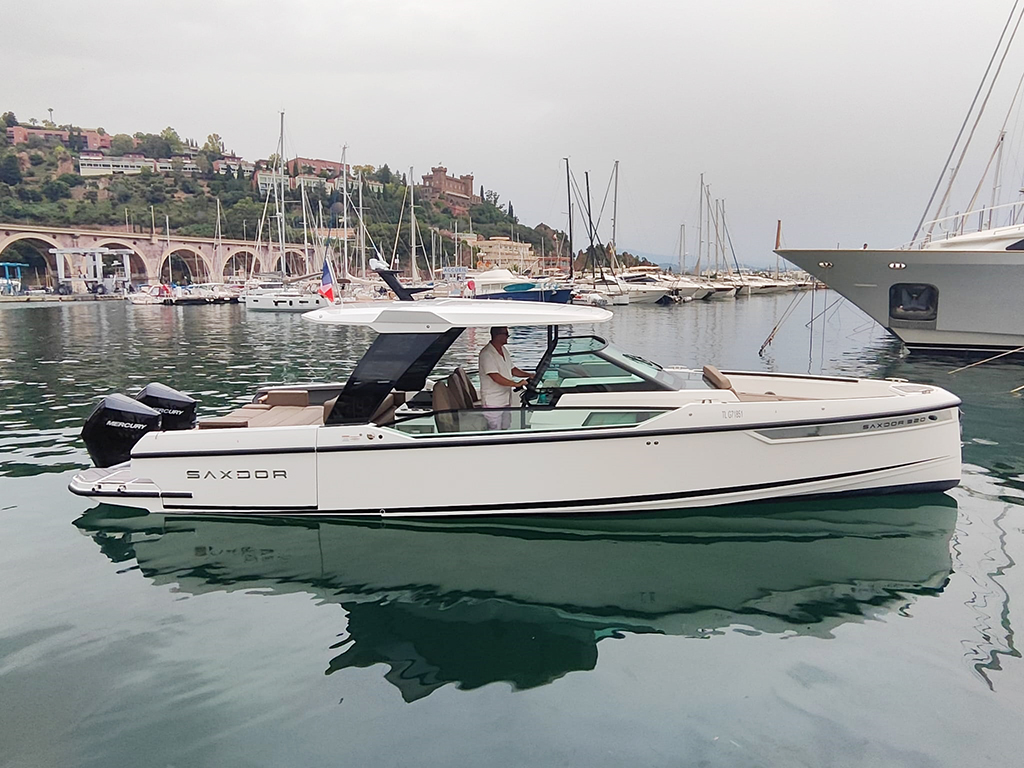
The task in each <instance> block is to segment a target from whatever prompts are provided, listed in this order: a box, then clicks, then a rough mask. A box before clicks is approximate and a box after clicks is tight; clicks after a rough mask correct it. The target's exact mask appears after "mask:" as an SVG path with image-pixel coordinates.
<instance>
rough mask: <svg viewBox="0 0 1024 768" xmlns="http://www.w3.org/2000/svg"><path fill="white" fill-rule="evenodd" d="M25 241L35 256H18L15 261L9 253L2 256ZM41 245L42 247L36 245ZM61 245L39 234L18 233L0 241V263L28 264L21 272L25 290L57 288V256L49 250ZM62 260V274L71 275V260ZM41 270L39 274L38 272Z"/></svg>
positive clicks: (66, 258)
mask: <svg viewBox="0 0 1024 768" xmlns="http://www.w3.org/2000/svg"><path fill="white" fill-rule="evenodd" d="M22 241H27V242H28V244H30V245H32V246H33V248H34V249H35V251H36V254H37V255H36V256H27V257H26V256H23V255H21V254H19V255H18V258H17V259H15V258H13V257H12V256H11V254H10V253H8V254H7V256H4V253H5V251H7V249H8V248H9V247H10V246H12V245H14V244H15V243H17V242H22ZM38 243H42V247H40V246H39V245H38ZM60 247H61V244H60V243H58V242H57V241H56V240H54V239H53V238H52V237H48V236H47V235H45V234H43V233H41V232H20V233H16V234H12V235H8V236H7V237H4V238H2V239H0V261H21V260H22V259H24V263H27V264H28V268H27V269H24V270H23V271H22V284H23V286H24V287H26V288H33V287H38V288H53V289H56V288H57V256H56V255H55V254H52V253H50V248H60ZM62 258H63V259H64V274H65V275H71V274H72V271H71V267H72V265H71V259H69V258H68V257H67V256H64V257H62ZM40 268H41V270H42V271H41V272H40Z"/></svg>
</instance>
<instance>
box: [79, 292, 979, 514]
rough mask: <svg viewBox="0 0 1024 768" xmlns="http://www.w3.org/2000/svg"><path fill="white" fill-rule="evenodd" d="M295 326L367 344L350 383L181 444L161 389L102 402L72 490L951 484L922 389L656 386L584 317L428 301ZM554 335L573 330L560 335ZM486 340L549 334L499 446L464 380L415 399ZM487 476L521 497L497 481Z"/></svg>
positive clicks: (496, 495)
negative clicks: (87, 462) (471, 335)
mask: <svg viewBox="0 0 1024 768" xmlns="http://www.w3.org/2000/svg"><path fill="white" fill-rule="evenodd" d="M304 317H305V318H306V319H308V320H311V321H313V322H316V323H322V324H324V325H325V326H332V325H345V326H360V327H364V328H369V329H372V330H373V331H376V332H377V333H378V334H379V335H378V336H377V338H376V339H375V340H374V342H373V343H372V344H371V346H370V347H369V349H368V350H367V352H366V353H365V355H364V356H363V357H362V359H361V360H360V361H359V363H358V364H357V365H356V367H355V369H354V371H353V372H352V375H351V376H350V377H349V379H348V381H347V382H345V383H344V384H340V383H338V384H300V385H294V386H289V387H275V388H272V389H263V390H260V391H258V392H257V393H256V394H255V396H254V398H253V402H252V403H250V404H249V405H246V406H244V407H242V408H239V409H237V410H236V411H234V412H232V413H230V414H227V415H226V416H223V417H219V418H213V419H206V420H201V421H199V423H198V425H197V426H195V427H193V421H194V419H192V418H190V416H189V414H190V413H194V410H195V402H194V401H193V400H192V399H191V398H189V397H188V396H185V395H180V394H179V393H176V392H174V390H170V389H169V388H167V387H162V386H161V385H150V387H147V390H145V391H144V392H143V393H140V395H141V396H140V398H139V399H132V398H129V397H126V396H124V395H111V396H108V397H107V398H106V399H105V400H104V401H102V402H101V403H100V404H99V405H98V406H97V407H96V409H95V410H94V411H93V414H92V415H91V416H90V417H89V420H88V421H87V423H86V426H85V428H84V429H83V438H84V439H85V442H86V446H87V448H88V449H89V452H90V455H91V456H92V458H93V460H94V463H95V464H96V465H97V468H95V469H89V470H84V471H82V472H79V473H78V474H76V475H75V476H74V478H73V479H72V481H71V483H70V489H71V490H72V491H73V492H74V493H77V494H79V495H82V496H86V497H90V498H95V499H97V500H102V501H106V502H108V503H112V504H119V505H122V506H131V507H143V508H146V509H149V510H152V511H163V512H181V513H206V512H213V513H262V514H344V515H386V516H391V515H398V516H419V515H427V516H444V515H479V514H523V513H543V512H547V513H551V512H577V513H589V512H624V511H635V510H658V509H676V508H681V507H700V506H711V505H719V504H729V503H738V502H749V501H756V500H765V499H774V498H783V497H794V496H808V495H822V494H848V493H865V492H890V491H921V490H943V489H947V488H950V487H952V486H955V485H956V484H957V483H958V482H959V480H960V429H959V409H958V406H959V403H960V401H959V399H958V398H957V397H955V396H954V395H952V394H950V393H949V392H947V391H945V390H943V389H940V388H939V387H935V386H928V385H919V384H911V383H908V382H906V381H902V380H867V379H854V378H845V377H835V376H805V375H785V374H768V373H742V372H731V371H730V372H721V371H719V370H717V369H716V368H714V367H713V366H710V365H709V366H705V367H704V368H703V370H688V369H677V368H664V367H662V366H659V365H657V364H655V363H652V362H649V361H647V360H645V359H643V358H640V357H637V356H635V355H630V354H627V353H625V352H622V351H620V350H618V349H616V348H615V347H614V346H612V345H611V344H609V343H608V342H607V341H605V340H604V339H603V338H601V337H599V336H596V335H592V334H591V333H588V332H586V330H584V329H579V328H578V327H579V326H580V325H590V324H594V323H601V322H604V321H606V320H608V319H609V318H610V317H611V313H610V312H609V311H607V310H604V309H600V308H597V307H584V306H573V305H557V304H545V303H541V302H515V301H491V300H483V301H478V300H469V299H436V300H432V301H428V302H422V301H420V302H412V301H399V302H393V303H385V302H377V303H371V304H363V305H359V304H353V305H349V306H345V305H342V306H335V307H329V308H325V309H319V310H315V311H313V312H310V313H307V314H306V315H304ZM570 324H571V325H574V326H576V327H577V330H578V331H582V332H581V333H579V335H571V336H565V335H562V334H561V333H560V331H559V329H560V327H562V326H566V325H570ZM488 326H516V327H519V326H542V327H543V326H546V327H547V329H548V330H547V333H548V343H547V347H546V350H545V352H544V354H543V356H542V358H541V359H540V360H539V361H537V363H536V366H535V367H536V374H535V376H534V377H533V378H532V380H531V381H530V383H529V385H528V387H527V388H526V390H525V391H524V392H523V393H522V405H521V406H520V407H516V408H510V409H508V410H509V411H510V414H509V416H510V419H509V421H511V427H510V428H508V429H502V430H489V429H488V428H487V421H486V420H485V419H484V418H483V414H482V412H481V410H480V409H479V408H478V407H476V405H475V400H476V398H475V396H474V394H475V393H474V388H473V387H472V385H471V382H469V381H468V377H466V376H465V375H464V372H462V371H461V370H456V371H455V372H454V373H451V374H450V375H448V376H447V377H445V378H443V379H440V380H437V381H435V382H434V383H433V387H432V389H431V390H430V392H429V393H428V392H427V391H426V390H428V389H430V387H429V385H428V379H427V377H428V375H429V374H430V373H431V371H432V370H433V369H434V368H435V366H436V365H437V364H438V362H439V361H440V360H441V358H442V356H443V355H444V353H445V352H446V351H447V350H448V349H449V347H450V346H451V345H452V343H453V342H454V341H455V340H456V338H458V337H459V335H460V334H461V333H462V332H463V331H464V330H465V329H466V328H476V327H488ZM524 364H525V361H524ZM147 403H148V405H147ZM506 423H507V422H506ZM495 467H503V468H509V467H514V468H515V471H516V476H517V477H522V478H528V480H527V481H524V482H518V483H515V484H510V483H508V482H504V481H494V480H493V479H492V478H493V470H494V468H495ZM610 467H612V468H614V471H608V468H610Z"/></svg>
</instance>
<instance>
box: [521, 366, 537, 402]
mask: <svg viewBox="0 0 1024 768" xmlns="http://www.w3.org/2000/svg"><path fill="white" fill-rule="evenodd" d="M537 383H538V378H537V374H536V373H535V374H533V376H531V377H530V378H528V379H527V380H526V383H525V384H524V385H523V386H522V390H523V393H522V394H521V395H520V400H521V401H522V407H523V408H525V407H526V406H527V405H529V404H530V401H531V400H534V399H535V398H536V397H537Z"/></svg>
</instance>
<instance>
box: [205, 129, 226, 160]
mask: <svg viewBox="0 0 1024 768" xmlns="http://www.w3.org/2000/svg"><path fill="white" fill-rule="evenodd" d="M200 152H203V153H204V154H205V155H206V156H207V157H209V158H210V159H211V160H220V159H221V158H222V157H224V140H223V139H221V137H220V136H218V135H217V134H216V133H211V134H210V135H209V136H207V137H206V143H205V144H203V148H202V149H201V150H200Z"/></svg>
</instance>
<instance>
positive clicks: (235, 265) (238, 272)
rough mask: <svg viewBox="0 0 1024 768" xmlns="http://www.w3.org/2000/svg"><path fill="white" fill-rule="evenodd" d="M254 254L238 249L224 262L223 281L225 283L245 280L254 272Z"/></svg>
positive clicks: (245, 249) (250, 251) (253, 252)
mask: <svg viewBox="0 0 1024 768" xmlns="http://www.w3.org/2000/svg"><path fill="white" fill-rule="evenodd" d="M254 262H256V252H255V251H252V250H249V249H247V248H239V249H238V250H236V251H235V252H234V253H233V254H231V256H230V257H229V258H228V260H227V261H225V262H224V279H225V280H226V281H232V280H234V281H238V280H245V279H246V278H248V277H249V275H251V274H252V273H253V272H254V271H255V270H254V269H253V263H254Z"/></svg>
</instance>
